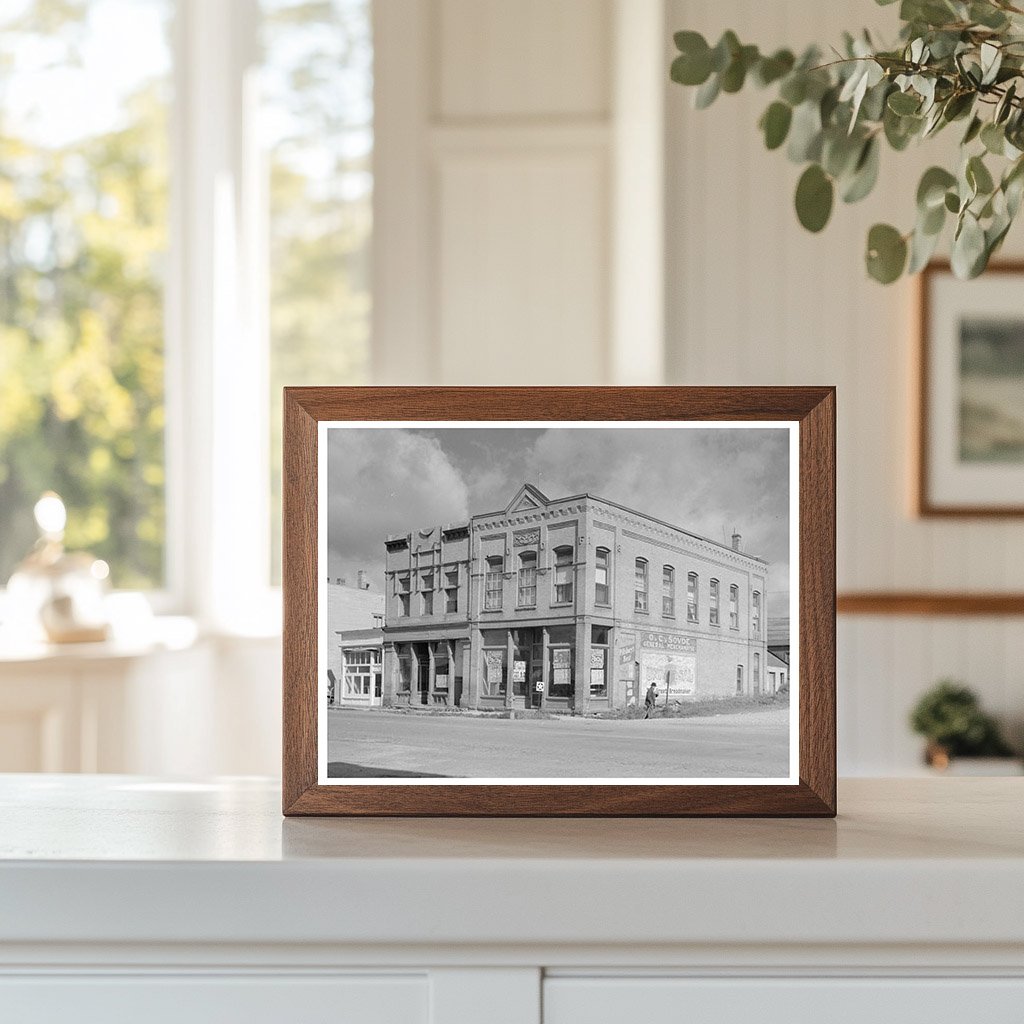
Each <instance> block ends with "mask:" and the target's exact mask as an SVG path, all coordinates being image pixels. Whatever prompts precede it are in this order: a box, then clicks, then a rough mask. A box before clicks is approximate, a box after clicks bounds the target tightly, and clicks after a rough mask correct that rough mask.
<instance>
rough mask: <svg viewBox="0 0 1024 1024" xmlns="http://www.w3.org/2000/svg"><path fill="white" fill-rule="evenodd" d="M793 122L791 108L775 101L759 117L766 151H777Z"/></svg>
mask: <svg viewBox="0 0 1024 1024" xmlns="http://www.w3.org/2000/svg"><path fill="white" fill-rule="evenodd" d="M792 121H793V108H792V107H791V106H790V105H789V104H788V103H782V102H781V101H780V100H776V101H775V102H774V103H772V104H771V105H770V106H769V107H768V109H767V110H766V111H765V112H764V114H763V115H762V116H761V129H762V131H763V132H764V144H765V146H766V147H767V148H768V149H778V148H779V146H781V145H782V144H783V143H784V142H785V141H786V136H787V135H788V134H789V126H790V124H791V123H792Z"/></svg>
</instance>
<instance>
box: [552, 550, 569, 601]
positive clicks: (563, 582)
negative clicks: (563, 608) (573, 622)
mask: <svg viewBox="0 0 1024 1024" xmlns="http://www.w3.org/2000/svg"><path fill="white" fill-rule="evenodd" d="M571 602H572V548H571V547H570V546H569V545H568V544H565V545H563V546H562V547H559V548H555V604H570V603H571Z"/></svg>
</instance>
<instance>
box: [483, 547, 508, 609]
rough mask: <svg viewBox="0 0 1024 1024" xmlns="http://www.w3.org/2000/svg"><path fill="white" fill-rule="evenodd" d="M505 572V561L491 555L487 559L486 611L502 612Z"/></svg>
mask: <svg viewBox="0 0 1024 1024" xmlns="http://www.w3.org/2000/svg"><path fill="white" fill-rule="evenodd" d="M504 570H505V559H504V558H502V557H501V555H491V556H490V558H488V559H487V575H486V576H485V578H484V611H485V612H496V611H500V610H501V576H502V573H503V572H504Z"/></svg>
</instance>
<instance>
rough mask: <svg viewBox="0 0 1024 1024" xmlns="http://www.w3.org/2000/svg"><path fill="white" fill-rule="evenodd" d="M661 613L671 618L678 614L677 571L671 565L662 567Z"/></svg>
mask: <svg viewBox="0 0 1024 1024" xmlns="http://www.w3.org/2000/svg"><path fill="white" fill-rule="evenodd" d="M661 614H662V615H666V616H669V617H670V618H675V614H676V571H675V569H673V568H672V566H671V565H664V566H662V568H661Z"/></svg>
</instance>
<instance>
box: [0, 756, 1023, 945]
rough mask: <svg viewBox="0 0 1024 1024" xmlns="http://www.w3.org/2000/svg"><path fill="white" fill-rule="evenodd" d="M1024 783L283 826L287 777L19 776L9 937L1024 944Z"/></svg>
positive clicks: (7, 790) (1, 836)
mask: <svg viewBox="0 0 1024 1024" xmlns="http://www.w3.org/2000/svg"><path fill="white" fill-rule="evenodd" d="M1022 796H1024V779H976V778H942V779H907V780H866V779H862V780H846V781H843V782H841V783H840V788H839V817H838V819H837V820H835V821H829V820H796V819H788V820H770V819H738V820H715V821H713V820H694V819H675V820H674V819H650V820H637V819H600V820H594V819H582V820H556V819H504V820H500V819H376V820H367V819H287V820H286V819H284V818H282V817H281V815H280V793H279V789H278V786H277V784H276V783H272V782H268V781H260V780H246V779H225V780H210V781H208V782H182V783H175V782H173V781H170V780H156V779H143V778H132V777H115V776H53V775H50V776H24V775H23V776H14V775H11V776H0V943H3V942H15V943H33V942H54V941H63V942H85V941H89V942H119V943H120V942H136V941H146V942H155V941H161V942H181V941H192V940H195V939H196V938H197V937H199V936H202V937H203V940H204V941H208V942H242V941H245V942H277V943H280V942H284V943H294V942H327V943H335V944H357V945H360V946H362V947H365V946H366V945H367V944H389V943H390V944H394V943H398V942H401V943H404V944H418V945H424V944H426V945H436V944H448V945H459V946H463V947H465V946H467V945H474V946H479V945H480V944H500V945H502V946H508V945H509V944H510V943H512V944H515V943H530V944H534V945H536V944H549V943H551V944H565V943H574V944H576V945H579V944H583V943H586V944H591V945H592V944H601V943H606V944H608V943H613V944H616V945H622V944H673V945H677V944H680V943H691V944H692V943H703V944H707V943H725V944H735V943H752V942H762V943H763V942H778V943H789V944H792V943H822V942H828V943H842V944H846V943H852V944H856V943H868V942H870V943H875V944H877V943H895V944H899V943H924V942H927V943H929V944H940V945H941V944H951V945H957V944H959V945H963V944H971V943H973V944H981V945H986V944H988V945H993V944H994V945H998V946H1001V947H1002V946H1007V945H1010V946H1013V947H1019V946H1021V945H1022V944H1024V800H1022Z"/></svg>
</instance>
